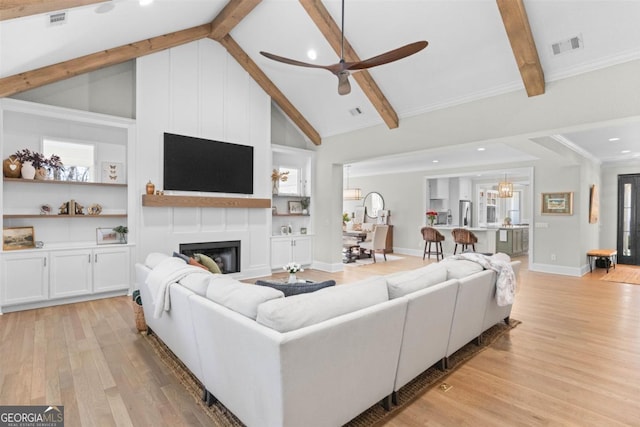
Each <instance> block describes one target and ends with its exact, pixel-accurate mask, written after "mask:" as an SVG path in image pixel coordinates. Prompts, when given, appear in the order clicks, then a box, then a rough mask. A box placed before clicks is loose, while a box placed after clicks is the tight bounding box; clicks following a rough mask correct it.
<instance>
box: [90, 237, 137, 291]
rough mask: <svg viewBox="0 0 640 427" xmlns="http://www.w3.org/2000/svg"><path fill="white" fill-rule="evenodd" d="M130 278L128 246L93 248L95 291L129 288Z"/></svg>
mask: <svg viewBox="0 0 640 427" xmlns="http://www.w3.org/2000/svg"><path fill="white" fill-rule="evenodd" d="M129 280H130V271H129V248H128V247H124V248H123V247H118V246H117V245H114V246H110V247H109V248H104V249H94V250H93V292H107V291H115V290H121V289H127V288H129V286H130V283H129Z"/></svg>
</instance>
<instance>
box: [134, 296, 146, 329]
mask: <svg viewBox="0 0 640 427" xmlns="http://www.w3.org/2000/svg"><path fill="white" fill-rule="evenodd" d="M133 314H134V317H135V319H136V328H137V329H138V331H139V332H147V322H146V321H145V320H144V311H143V310H142V306H141V305H138V304H136V303H135V302H134V303H133Z"/></svg>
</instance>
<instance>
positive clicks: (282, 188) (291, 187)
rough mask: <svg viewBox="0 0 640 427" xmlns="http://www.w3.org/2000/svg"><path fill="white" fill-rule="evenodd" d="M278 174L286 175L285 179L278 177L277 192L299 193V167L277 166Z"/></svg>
mask: <svg viewBox="0 0 640 427" xmlns="http://www.w3.org/2000/svg"><path fill="white" fill-rule="evenodd" d="M278 172H279V174H280V176H286V177H287V179H286V181H283V180H282V179H280V182H279V183H278V194H284V195H287V194H288V195H295V196H298V195H300V194H301V193H300V169H294V168H288V167H284V166H281V167H279V168H278Z"/></svg>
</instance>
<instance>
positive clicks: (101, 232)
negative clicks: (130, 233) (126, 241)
mask: <svg viewBox="0 0 640 427" xmlns="http://www.w3.org/2000/svg"><path fill="white" fill-rule="evenodd" d="M115 243H120V240H119V239H118V233H116V232H115V231H113V228H96V244H98V245H112V244H115Z"/></svg>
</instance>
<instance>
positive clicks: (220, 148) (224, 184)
mask: <svg viewBox="0 0 640 427" xmlns="http://www.w3.org/2000/svg"><path fill="white" fill-rule="evenodd" d="M163 175H164V189H165V190H181V191H207V192H214V193H240V194H253V147H250V146H248V145H240V144H231V143H229V142H221V141H214V140H211V139H203V138H195V137H192V136H184V135H176V134H173V133H165V134H164V173H163Z"/></svg>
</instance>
